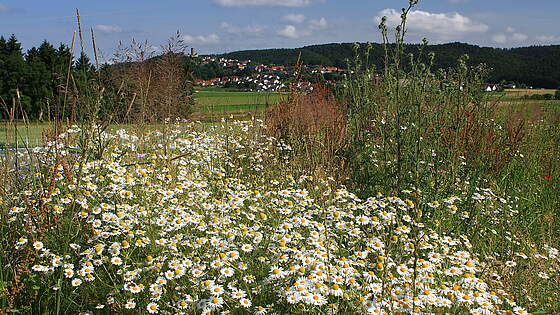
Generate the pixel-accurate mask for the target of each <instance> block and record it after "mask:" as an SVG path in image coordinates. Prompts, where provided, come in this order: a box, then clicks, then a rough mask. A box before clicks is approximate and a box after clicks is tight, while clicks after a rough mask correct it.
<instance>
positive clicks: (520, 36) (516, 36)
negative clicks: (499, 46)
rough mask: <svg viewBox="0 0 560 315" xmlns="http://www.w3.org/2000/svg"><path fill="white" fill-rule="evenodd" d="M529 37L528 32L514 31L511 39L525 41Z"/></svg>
mask: <svg viewBox="0 0 560 315" xmlns="http://www.w3.org/2000/svg"><path fill="white" fill-rule="evenodd" d="M528 38H529V36H527V35H526V34H521V33H513V35H512V36H511V40H512V41H514V42H524V41H526V40H527V39H528Z"/></svg>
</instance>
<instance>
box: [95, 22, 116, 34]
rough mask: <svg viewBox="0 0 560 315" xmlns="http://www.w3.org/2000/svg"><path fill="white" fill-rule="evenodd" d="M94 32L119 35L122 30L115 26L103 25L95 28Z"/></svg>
mask: <svg viewBox="0 0 560 315" xmlns="http://www.w3.org/2000/svg"><path fill="white" fill-rule="evenodd" d="M94 28H95V30H96V31H99V32H101V33H120V32H122V28H120V27H119V26H116V25H105V24H98V25H96V26H95V27H94Z"/></svg>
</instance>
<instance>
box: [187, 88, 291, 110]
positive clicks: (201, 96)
mask: <svg viewBox="0 0 560 315" xmlns="http://www.w3.org/2000/svg"><path fill="white" fill-rule="evenodd" d="M282 95H283V94H280V93H272V92H237V91H228V90H224V89H218V88H203V89H198V90H197V92H196V93H195V100H196V101H195V102H196V107H195V112H202V113H210V112H218V113H223V112H237V111H258V110H260V109H263V108H266V107H268V106H270V105H274V104H276V103H278V102H279V101H280V100H281V99H282Z"/></svg>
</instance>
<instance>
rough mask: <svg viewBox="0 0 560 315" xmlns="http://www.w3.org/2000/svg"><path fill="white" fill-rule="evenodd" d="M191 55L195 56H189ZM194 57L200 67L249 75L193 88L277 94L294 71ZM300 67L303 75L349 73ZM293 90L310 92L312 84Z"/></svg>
mask: <svg viewBox="0 0 560 315" xmlns="http://www.w3.org/2000/svg"><path fill="white" fill-rule="evenodd" d="M191 56H197V55H195V54H191ZM197 57H198V56H197ZM198 58H199V59H200V64H201V65H207V64H210V63H215V64H218V65H219V66H220V67H222V68H224V69H227V70H229V71H227V72H228V73H243V72H245V73H250V74H249V75H226V76H222V77H216V78H211V79H207V80H203V79H197V80H196V81H195V85H197V86H203V87H229V88H237V89H239V90H243V91H263V92H277V91H282V90H283V89H287V88H288V82H289V80H290V78H292V77H293V75H294V71H295V69H294V67H291V66H284V65H265V64H254V63H252V62H251V60H245V61H241V60H235V59H226V58H219V57H212V56H201V57H198ZM304 67H305V69H304V70H305V72H306V73H310V74H319V73H320V74H337V75H338V77H342V76H343V75H346V74H349V73H352V71H350V70H348V69H339V68H336V67H323V66H315V67H309V66H304ZM325 81H326V82H327V83H330V84H339V82H338V80H333V79H330V80H325ZM297 88H299V89H308V90H312V89H313V83H312V82H311V81H310V80H300V82H298V83H297Z"/></svg>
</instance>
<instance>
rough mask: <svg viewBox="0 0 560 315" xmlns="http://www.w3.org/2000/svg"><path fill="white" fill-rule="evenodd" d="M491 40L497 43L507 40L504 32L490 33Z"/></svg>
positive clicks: (503, 42)
mask: <svg viewBox="0 0 560 315" xmlns="http://www.w3.org/2000/svg"><path fill="white" fill-rule="evenodd" d="M492 40H493V41H494V42H495V43H498V44H505V43H506V42H507V36H506V34H494V35H492Z"/></svg>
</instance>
